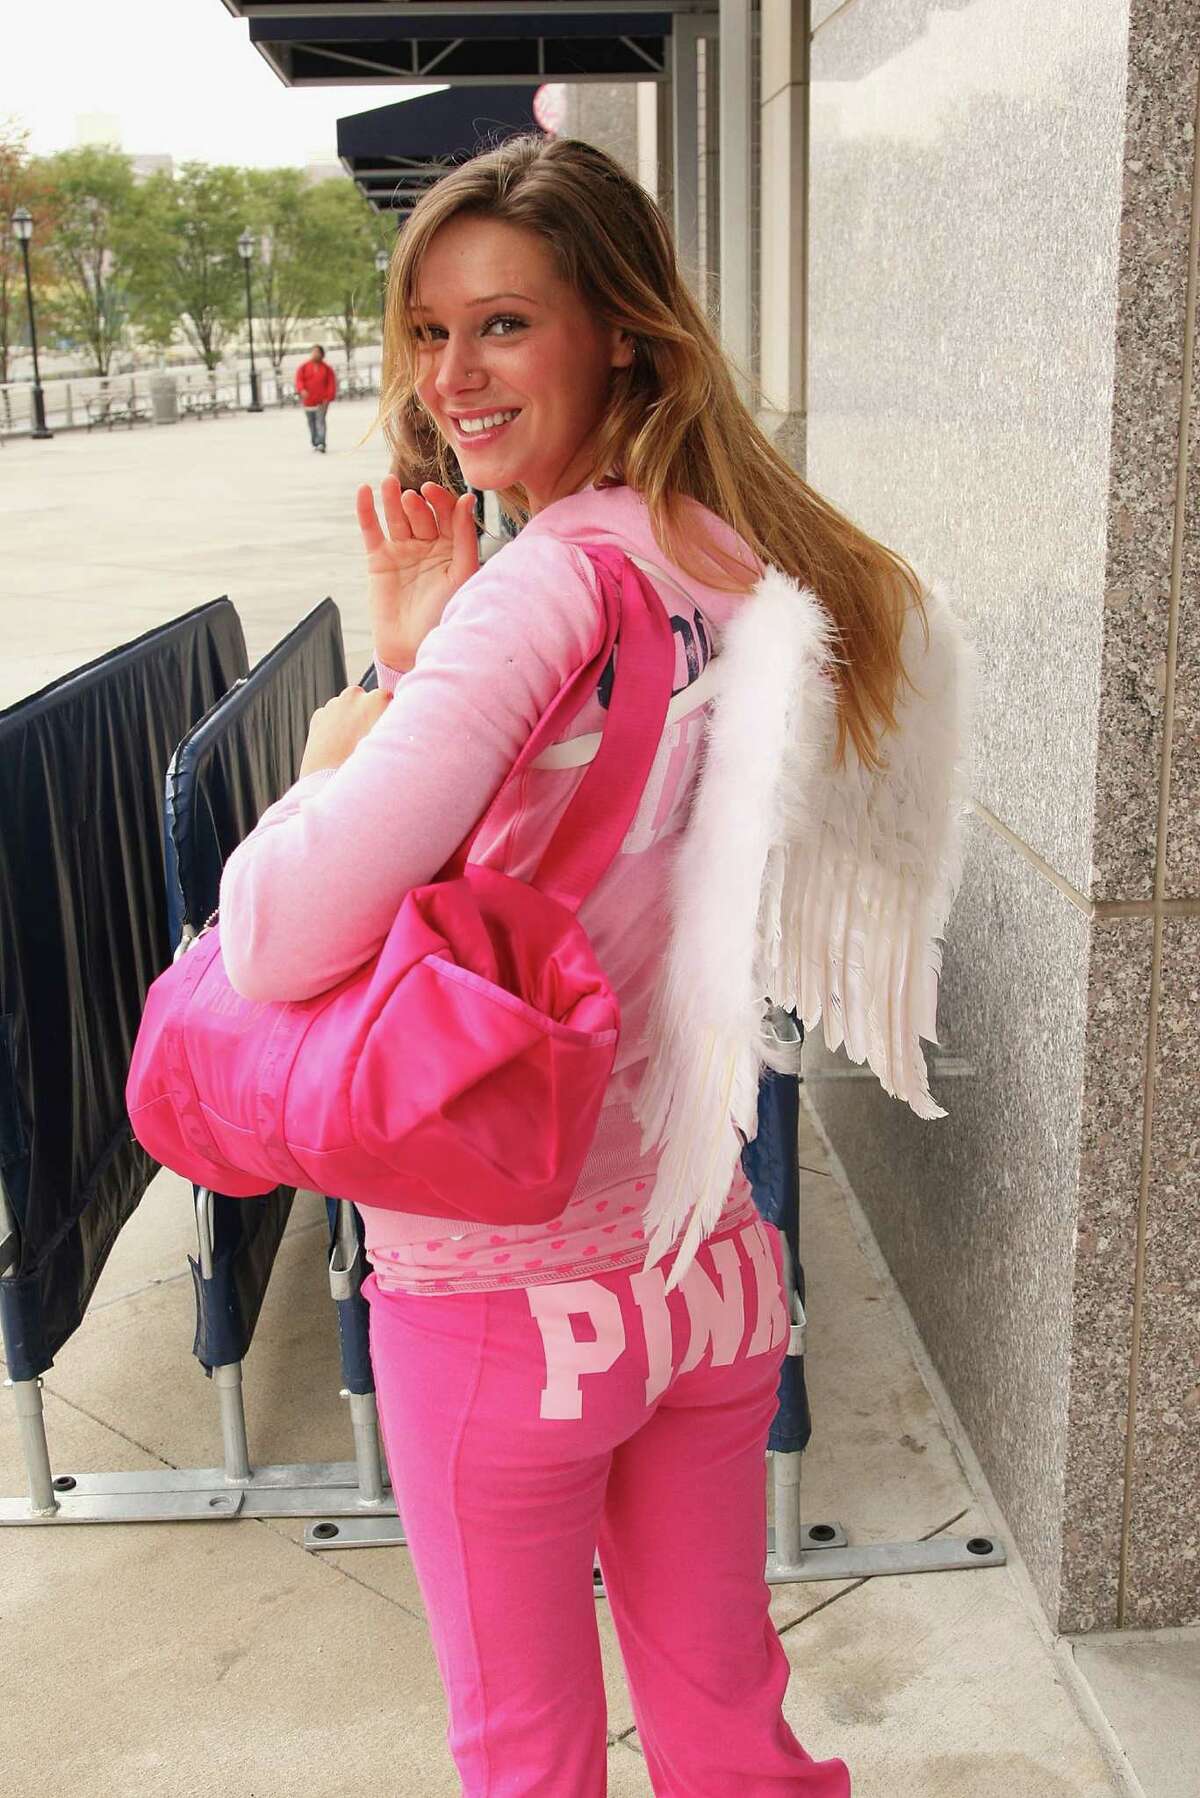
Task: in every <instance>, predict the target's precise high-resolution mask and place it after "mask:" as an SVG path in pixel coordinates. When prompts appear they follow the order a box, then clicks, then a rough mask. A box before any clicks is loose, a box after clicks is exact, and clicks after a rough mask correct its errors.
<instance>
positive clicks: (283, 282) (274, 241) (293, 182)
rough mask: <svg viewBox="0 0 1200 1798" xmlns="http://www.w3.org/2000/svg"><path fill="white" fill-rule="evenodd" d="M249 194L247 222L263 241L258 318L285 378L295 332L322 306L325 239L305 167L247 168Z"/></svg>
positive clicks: (256, 266)
mask: <svg viewBox="0 0 1200 1798" xmlns="http://www.w3.org/2000/svg"><path fill="white" fill-rule="evenodd" d="M246 197H247V210H246V222H247V224H248V226H249V228H250V230H251V231H252V232H253V233H254V235H255V237H256V238H257V239H258V247H257V251H256V255H255V259H254V261H253V262H252V263H251V265H250V276H251V291H252V293H253V297H254V318H255V322H256V325H257V326H258V327H259V328H260V329H261V332H262V338H263V342H264V344H265V346H266V351H267V355H268V356H269V357H270V360H271V365H272V367H273V368H274V370H275V375H276V378H277V379H278V380H282V378H283V359H284V356H285V355H286V354H287V347H288V340H289V338H290V336H291V334H292V331H293V330H294V328H295V326H296V325H297V323H298V322H299V320H300V319H302V318H312V317H313V316H314V314H315V313H318V312H319V311H320V309H321V308H320V299H321V294H320V276H321V254H320V249H321V246H320V238H319V234H318V233H316V232H314V231H313V229H312V228H311V226H310V223H309V220H308V215H307V212H306V209H305V204H304V202H305V185H304V176H303V174H302V173H301V171H300V170H299V169H247V170H246Z"/></svg>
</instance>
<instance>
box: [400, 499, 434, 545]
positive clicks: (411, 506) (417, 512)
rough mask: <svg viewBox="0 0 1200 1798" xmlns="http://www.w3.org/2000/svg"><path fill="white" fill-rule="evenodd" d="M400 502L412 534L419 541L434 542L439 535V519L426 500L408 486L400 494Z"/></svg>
mask: <svg viewBox="0 0 1200 1798" xmlns="http://www.w3.org/2000/svg"><path fill="white" fill-rule="evenodd" d="M400 503H401V505H402V506H403V507H404V516H405V517H406V518H407V519H408V522H409V524H410V525H411V527H412V534H413V536H414V537H415V538H416V539H417V541H418V542H419V543H432V542H433V540H434V538H435V537H436V536H437V535H438V521H437V519H436V518H435V516H434V514H433V513H432V512H431V511H430V509H429V506H428V504H427V502H426V501H425V500H423V499H422V498H421V495H420V494H419V493H414V492H413V490H412V488H411V487H406V488H405V489H404V491H403V492H402V493H401V495H400Z"/></svg>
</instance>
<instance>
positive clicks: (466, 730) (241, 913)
mask: <svg viewBox="0 0 1200 1798" xmlns="http://www.w3.org/2000/svg"><path fill="white" fill-rule="evenodd" d="M602 625H603V613H602V610H601V607H600V602H599V597H598V594H597V590H596V583H595V577H594V575H593V573H592V571H591V567H590V564H589V563H588V561H587V559H586V557H585V556H584V555H583V554H582V552H580V551H579V550H577V549H575V548H574V547H573V546H572V545H570V544H565V543H562V542H561V541H558V540H556V539H553V538H536V537H531V538H529V539H527V540H525V541H522V540H521V539H520V538H518V539H517V540H516V542H514V543H512V544H510V545H509V546H508V547H507V548H506V549H505V550H503V551H502V552H501V553H500V554H499V555H496V556H493V557H492V559H491V561H489V562H488V563H486V564H485V566H484V567H483V568H481V569H480V570H479V572H478V574H476V575H473V576H472V578H471V579H470V580H469V581H468V582H467V583H466V585H465V586H463V587H461V588H460V589H459V591H458V592H457V593H456V594H455V595H454V597H453V599H452V600H451V601H450V603H449V604H448V605H447V607H446V610H445V612H444V613H443V615H442V618H441V620H440V622H439V623H438V624H437V625H436V626H435V628H434V629H433V630H432V631H431V632H430V633H429V635H428V636H427V637H426V638H425V640H424V642H423V643H422V644H421V647H420V649H419V650H418V652H417V658H416V662H415V664H414V666H413V668H412V670H411V671H410V672H409V673H407V674H405V675H404V677H403V679H402V680H401V681H400V683H399V685H398V687H397V688H396V691H395V695H394V697H393V699H392V700H391V703H390V704H389V705H388V707H387V710H386V711H385V712H384V714H383V716H382V717H381V718H380V719H379V721H378V722H377V723H376V724H375V725H374V726H373V728H372V729H371V730H370V731H369V733H368V734H367V735H366V736H365V737H364V738H363V739H362V741H361V742H360V743H359V744H358V746H357V748H356V749H355V750H354V751H353V753H352V754H351V755H350V757H349V758H348V760H346V761H345V762H344V763H343V764H342V766H341V767H340V768H336V769H333V770H325V771H322V772H318V773H313V774H309V775H307V776H306V777H305V778H304V779H303V780H302V781H299V782H297V784H296V785H295V786H294V787H293V788H292V789H291V791H290V792H289V793H287V794H285V796H284V797H283V798H282V799H281V800H279V801H278V802H277V804H275V805H273V806H271V807H270V808H269V810H268V811H266V812H265V813H264V814H263V816H262V818H261V819H260V821H259V823H258V825H257V827H256V828H255V830H254V831H253V832H252V833H251V834H250V836H248V837H247V838H246V839H245V841H244V842H242V843H241V844H240V845H239V846H238V848H237V849H235V850H234V852H233V854H232V855H231V856H230V858H229V860H228V862H227V863H226V866H225V872H224V874H223V876H222V880H221V947H222V952H223V954H224V959H225V967H226V971H227V972H228V975H229V978H230V980H231V982H232V983H233V986H234V987H235V988H236V990H237V991H238V992H240V993H242V994H243V995H244V996H245V997H246V998H249V999H305V998H309V997H311V996H312V995H313V994H314V993H319V992H323V991H325V989H326V988H327V987H330V986H333V985H335V984H336V982H337V981H339V980H342V979H344V978H345V976H346V975H347V974H350V973H352V972H353V970H354V969H355V968H357V967H360V966H361V965H362V963H363V962H365V961H367V960H368V959H369V958H370V957H371V956H372V955H373V954H375V953H376V951H377V950H378V949H379V947H380V945H381V944H382V942H383V940H384V938H385V936H386V935H387V932H388V930H389V929H390V928H391V925H392V921H393V919H394V918H395V916H396V912H397V911H398V909H399V906H400V902H401V900H402V899H403V897H404V895H405V893H407V892H408V891H409V889H410V888H412V887H415V886H421V885H423V884H424V883H425V882H426V881H429V880H432V879H433V877H434V876H435V875H436V874H437V873H438V872H439V870H440V869H441V868H443V867H444V866H445V864H446V862H447V861H448V860H449V858H450V856H451V855H452V854H453V852H454V850H455V849H456V848H457V847H458V845H459V844H460V843H461V842H462V840H463V838H464V837H465V836H466V835H467V832H468V831H469V830H470V829H471V827H472V825H474V824H475V823H476V822H477V820H478V819H479V817H480V816H481V815H482V813H483V812H484V811H485V810H486V809H487V806H488V803H489V801H490V800H491V799H492V798H493V797H494V795H495V794H496V793H497V792H498V791H499V789H500V786H501V785H502V783H503V781H504V777H505V775H506V774H507V773H508V771H509V769H510V768H511V767H512V764H513V763H514V762H515V761H516V759H517V756H518V755H519V754H520V751H521V748H522V746H523V745H524V743H525V742H526V741H527V739H528V738H529V737H530V736H531V735H532V733H533V730H534V728H535V726H536V725H537V722H538V720H539V718H540V717H541V716H542V714H543V712H545V710H546V708H547V707H548V706H549V705H550V704H551V702H552V701H553V699H554V698H555V696H556V695H557V693H558V692H559V690H560V688H561V687H562V686H563V685H564V683H565V682H566V681H567V680H568V679H569V678H570V677H571V676H572V675H573V674H574V673H575V672H576V671H577V670H578V669H579V668H580V667H581V666H582V665H583V664H584V663H585V662H586V661H588V660H589V659H590V657H591V656H593V655H594V654H595V653H596V650H597V649H598V647H599V643H600V633H601V630H602Z"/></svg>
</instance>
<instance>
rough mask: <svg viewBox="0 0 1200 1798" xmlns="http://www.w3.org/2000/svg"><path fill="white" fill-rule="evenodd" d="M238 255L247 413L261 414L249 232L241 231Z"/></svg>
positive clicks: (251, 242)
mask: <svg viewBox="0 0 1200 1798" xmlns="http://www.w3.org/2000/svg"><path fill="white" fill-rule="evenodd" d="M237 243H238V255H239V256H240V257H241V259H242V267H243V268H244V269H245V271H246V328H247V330H248V331H249V333H250V404H249V405H248V406H247V407H246V410H247V412H261V411H262V402H261V401H260V399H259V397H258V371H257V369H256V368H255V366H254V312H253V306H252V302H251V298H250V260H251V258H252V256H253V255H254V238H253V235H252V234H251V233H250V232H249V231H243V232H242V235H241V236H240V237H239V238H238V240H237Z"/></svg>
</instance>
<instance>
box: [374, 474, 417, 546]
mask: <svg viewBox="0 0 1200 1798" xmlns="http://www.w3.org/2000/svg"><path fill="white" fill-rule="evenodd" d="M379 493H380V497H381V498H382V500H383V516H384V517H385V518H386V519H387V528H388V535H389V537H391V538H392V539H393V540H394V541H395V542H397V543H411V542H412V526H411V525H410V524H409V522H408V518H407V516H406V514H405V511H404V489H403V488H402V487H401V485H400V483H399V481H398V480H397V479H396V477H395V475H394V474H385V475H384V477H383V479H382V481H380V483H379Z"/></svg>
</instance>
